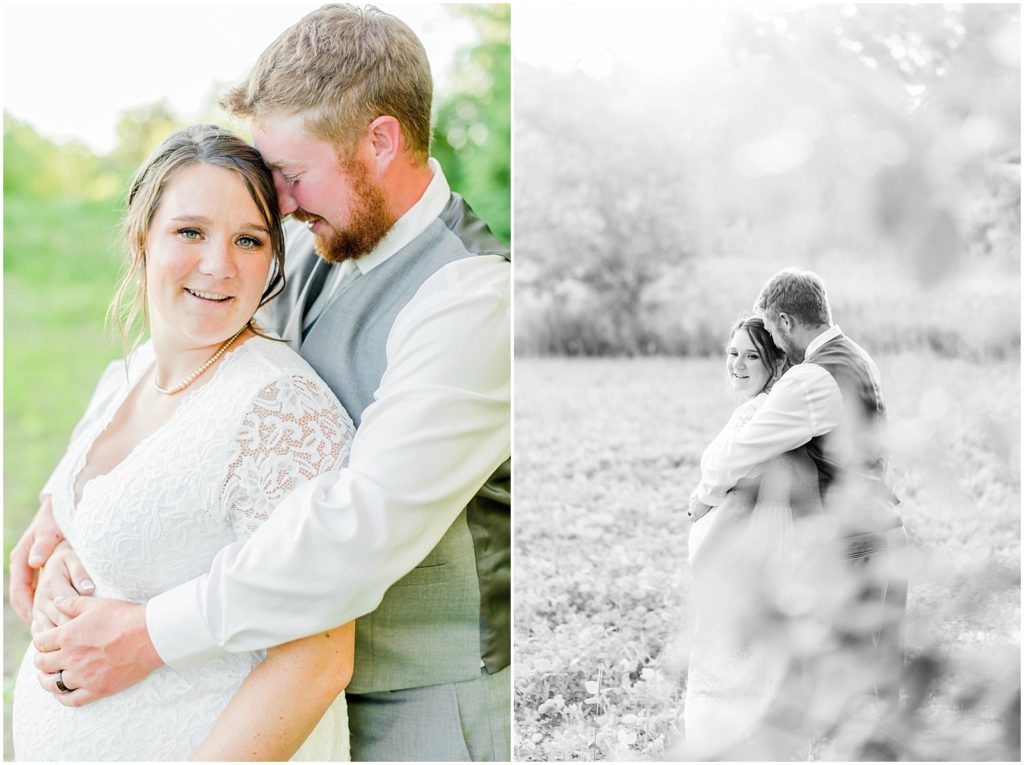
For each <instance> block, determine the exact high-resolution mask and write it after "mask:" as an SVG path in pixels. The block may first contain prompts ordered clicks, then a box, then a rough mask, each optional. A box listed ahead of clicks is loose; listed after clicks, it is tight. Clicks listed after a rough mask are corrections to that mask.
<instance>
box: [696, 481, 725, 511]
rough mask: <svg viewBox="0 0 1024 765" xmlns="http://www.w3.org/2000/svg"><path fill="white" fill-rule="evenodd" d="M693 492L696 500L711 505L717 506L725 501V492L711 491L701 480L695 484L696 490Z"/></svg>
mask: <svg viewBox="0 0 1024 765" xmlns="http://www.w3.org/2000/svg"><path fill="white" fill-rule="evenodd" d="M693 494H694V496H695V497H697V499H698V501H700V502H703V503H704V504H705V505H711V507H718V506H719V505H720V504H722V503H723V502H725V492H721V493H719V492H715V491H712V490H711V487H710V486H708V485H707V484H705V483H703V482H702V483H701V484H700V485H699V486H697V490H696V491H694V493H693Z"/></svg>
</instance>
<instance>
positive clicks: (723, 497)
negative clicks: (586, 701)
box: [684, 270, 907, 759]
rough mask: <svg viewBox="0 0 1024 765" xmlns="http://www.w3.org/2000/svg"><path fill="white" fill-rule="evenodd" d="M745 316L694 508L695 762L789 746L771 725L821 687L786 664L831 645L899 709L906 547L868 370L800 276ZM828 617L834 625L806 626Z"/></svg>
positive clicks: (787, 279)
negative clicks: (724, 410)
mask: <svg viewBox="0 0 1024 765" xmlns="http://www.w3.org/2000/svg"><path fill="white" fill-rule="evenodd" d="M754 314H755V315H754V316H753V317H751V318H746V319H742V320H740V321H739V322H737V323H736V324H735V325H734V326H733V327H732V330H731V333H730V336H729V341H728V346H727V349H726V374H727V385H728V387H729V388H730V390H731V391H732V392H733V394H734V396H735V398H736V400H737V405H736V408H735V410H734V412H733V415H732V417H731V419H730V420H729V422H728V424H727V425H726V426H725V428H724V429H723V430H722V432H721V433H719V434H718V436H717V437H716V438H715V439H714V440H713V441H712V443H711V444H710V446H708V448H707V450H706V451H705V452H704V454H703V456H702V457H701V481H700V484H699V486H698V487H697V488H696V489H695V490H694V491H693V493H692V495H691V497H690V511H689V514H690V518H691V520H692V521H693V522H694V525H693V526H692V527H691V530H690V537H689V554H690V562H691V566H692V569H693V575H694V588H695V593H694V595H695V601H696V604H697V605H696V609H697V616H696V625H695V632H694V637H693V643H692V645H691V656H690V664H689V671H688V678H687V688H686V702H685V710H684V719H685V728H686V741H687V753H688V754H689V755H692V756H693V757H695V758H697V759H702V758H705V757H715V758H724V759H730V758H740V759H744V758H747V757H750V756H753V757H755V758H758V757H757V756H758V754H761V755H762V756H766V755H765V754H764V752H765V747H769V748H770V747H772V746H777V747H779V749H775V750H774V751H780V750H786V749H787V748H788V749H789V750H790V751H792V750H793V749H795V748H796V747H798V746H799V745H800V742H799V740H797V739H799V736H794V735H793V731H792V730H787V727H788V725H787V724H786V723H780V722H779V721H780V720H783V719H784V717H785V714H786V713H787V710H786V709H785V707H786V705H787V704H789V705H790V707H792V705H793V695H794V693H795V694H796V695H799V694H800V693H803V694H805V695H811V694H813V693H815V692H819V691H820V689H817V688H814V687H812V685H811V684H806V683H812V682H813V681H812V680H809V678H808V677H807V675H809V674H812V673H810V672H808V671H807V669H808V668H807V667H806V666H804V667H801V666H800V663H801V662H800V661H799V660H794V658H795V657H800V656H801V655H802V656H804V657H806V656H808V655H811V654H817V655H819V656H824V655H826V654H828V653H829V651H830V650H831V649H830V646H831V648H834V649H835V650H839V649H840V648H842V649H844V650H846V649H849V650H850V652H851V655H855V656H856V657H857V658H856V661H854V662H853V664H852V665H851V666H854V667H855V672H854V674H856V675H857V676H856V677H855V678H853V679H852V680H851V684H850V686H849V687H850V688H851V689H852V690H851V694H860V695H862V696H869V697H872V698H874V699H877V700H880V703H888V704H891V705H892V707H893V708H894V707H895V705H896V703H897V702H898V700H899V682H900V674H901V671H902V666H903V621H904V617H905V613H906V604H907V582H906V578H905V575H904V574H902V573H901V572H900V570H899V566H898V565H896V562H897V561H898V559H899V557H900V551H901V550H903V548H905V546H906V543H907V539H906V533H905V531H904V528H903V522H902V520H901V518H900V514H899V512H898V511H897V509H896V505H898V503H899V502H898V500H897V498H896V497H895V495H894V494H893V492H892V490H891V488H890V485H889V482H888V477H887V464H888V457H887V447H886V443H885V439H886V436H885V423H886V409H885V402H884V399H883V396H882V387H881V383H880V379H879V373H878V369H877V367H876V366H875V363H874V362H873V361H872V359H871V357H870V356H869V355H868V354H867V353H866V352H865V351H864V350H863V349H862V348H861V347H860V346H858V345H857V344H856V343H855V342H853V341H852V340H851V339H849V338H848V337H846V335H844V334H843V332H842V330H841V329H840V328H839V327H838V326H837V325H834V324H833V323H832V312H831V309H830V308H829V304H828V299H827V297H826V294H825V287H824V284H823V283H822V281H821V279H820V278H819V277H818V276H817V275H816V274H814V273H812V272H810V271H797V270H785V271H781V272H779V273H778V274H776V275H775V276H773V277H772V278H771V279H770V280H769V281H768V283H767V284H765V285H764V287H763V288H762V290H761V294H760V295H759V296H758V298H757V301H756V303H755V305H754ZM823 604H829V605H828V606H826V605H823ZM829 607H831V608H832V609H833V610H832V612H831V616H832V617H833V618H830V619H827V620H826V621H827V623H825V624H824V625H822V624H816V623H814V619H815V618H816V612H817V616H818V617H819V620H820V614H821V613H824V612H827V611H828V610H829ZM821 627H824V629H821ZM858 670H859V671H858ZM801 675H803V676H804V677H801ZM801 682H804V683H805V686H804V687H803V688H802V689H801V686H800V683H801ZM795 689H800V690H795ZM835 690H836V691H837V692H839V689H835ZM822 704H823V705H824V702H822ZM790 711H791V710H790ZM892 711H894V709H893V710H892ZM787 738H788V739H789V740H788V741H787V740H786V739H787Z"/></svg>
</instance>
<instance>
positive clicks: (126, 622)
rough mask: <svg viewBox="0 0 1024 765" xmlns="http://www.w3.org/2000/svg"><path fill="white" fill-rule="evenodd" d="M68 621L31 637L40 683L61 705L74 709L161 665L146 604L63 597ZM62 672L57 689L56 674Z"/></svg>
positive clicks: (60, 603)
mask: <svg viewBox="0 0 1024 765" xmlns="http://www.w3.org/2000/svg"><path fill="white" fill-rule="evenodd" d="M57 608H58V609H59V610H60V611H61V612H62V613H63V614H64V615H66V616H69V617H71V620H70V621H68V622H67V623H65V624H62V625H61V626H59V627H55V628H53V629H50V630H46V631H45V632H41V633H39V634H38V635H36V637H35V638H34V639H33V641H32V642H33V643H34V644H35V647H36V650H37V651H39V653H37V654H36V657H35V664H36V668H37V669H39V670H40V673H39V682H40V684H41V685H42V686H43V688H45V689H46V690H48V691H50V692H51V693H53V694H54V696H55V697H56V699H57V701H59V702H60V703H61V704H63V705H64V706H69V707H79V706H82V705H83V704H88V703H89V702H91V701H95V700H96V699H101V698H103V697H104V696H109V695H111V694H112V693H117V692H118V691H121V690H124V689H125V688H127V687H128V686H130V685H134V684H135V683H137V682H139V680H142V679H143V678H144V677H145V676H146V675H148V674H149V673H150V672H152V671H153V670H154V669H156V668H157V667H159V666H160V665H161V664H163V661H162V660H161V659H160V655H159V654H158V653H157V652H156V648H155V647H154V646H153V641H151V640H150V639H149V631H148V630H147V629H146V606H145V605H144V604H141V603H128V602H126V601H123V600H112V599H110V598H84V597H80V596H75V597H70V598H62V599H59V600H58V601H57ZM61 670H63V673H64V674H63V675H62V680H63V683H64V685H65V686H66V687H67V688H69V689H71V690H69V691H68V692H66V693H65V692H63V691H60V690H59V689H58V688H57V684H56V674H57V672H58V671H61Z"/></svg>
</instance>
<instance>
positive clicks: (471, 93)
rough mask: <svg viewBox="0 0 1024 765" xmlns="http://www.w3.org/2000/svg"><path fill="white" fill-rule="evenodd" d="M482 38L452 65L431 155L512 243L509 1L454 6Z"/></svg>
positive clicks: (457, 188) (500, 235)
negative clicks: (451, 86) (451, 88)
mask: <svg viewBox="0 0 1024 765" xmlns="http://www.w3.org/2000/svg"><path fill="white" fill-rule="evenodd" d="M448 9H449V13H451V14H453V15H457V16H460V17H462V18H465V19H467V20H468V21H469V22H470V23H471V24H472V25H473V27H474V29H475V30H476V33H477V36H478V39H479V42H477V43H476V44H475V45H472V46H468V47H466V48H463V49H462V50H461V51H460V52H459V53H458V55H457V56H456V57H455V61H454V62H453V64H452V71H453V73H454V76H453V82H454V85H455V90H454V92H453V93H451V94H450V95H448V96H447V97H445V98H444V99H443V100H441V101H440V102H439V103H438V104H437V105H436V106H435V111H436V114H435V118H434V124H435V128H434V144H433V148H432V154H433V155H434V157H436V158H437V160H438V161H439V162H440V163H441V166H442V167H443V168H444V172H445V176H446V177H447V179H448V182H449V183H450V184H451V187H452V189H454V190H455V191H457V192H459V193H460V194H462V196H463V197H465V198H466V200H467V201H468V202H469V204H470V205H471V206H472V207H473V208H474V209H475V210H476V212H477V213H478V214H479V215H480V216H481V217H482V218H483V219H484V220H485V221H487V224H488V225H489V226H490V228H491V231H493V232H494V234H495V236H497V237H498V238H499V239H500V240H502V241H503V242H505V243H506V244H509V243H510V242H511V233H512V228H511V214H512V213H511V211H512V204H511V190H510V187H511V179H512V171H511V166H512V162H511V149H512V104H511V100H512V99H511V95H512V78H511V52H510V46H509V26H510V20H511V6H510V5H472V6H470V5H452V6H448Z"/></svg>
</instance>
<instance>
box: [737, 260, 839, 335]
mask: <svg viewBox="0 0 1024 765" xmlns="http://www.w3.org/2000/svg"><path fill="white" fill-rule="evenodd" d="M754 311H755V312H756V313H760V314H762V315H764V316H766V317H768V319H770V320H771V321H772V322H776V321H778V319H779V314H780V313H785V314H788V315H789V316H791V317H793V318H795V319H797V320H798V321H799V322H800V323H801V324H802V325H804V326H807V327H817V326H820V325H822V324H826V325H829V326H831V325H832V309H831V308H829V305H828V296H827V295H826V294H825V283H824V282H823V281H822V280H821V277H820V276H818V275H817V274H816V273H814V272H813V271H800V270H797V269H795V268H786V269H783V270H782V271H779V272H778V273H777V274H775V276H773V277H772V278H771V279H769V280H768V282H767V284H765V285H764V287H762V288H761V294H760V295H758V296H757V302H756V303H754Z"/></svg>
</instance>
